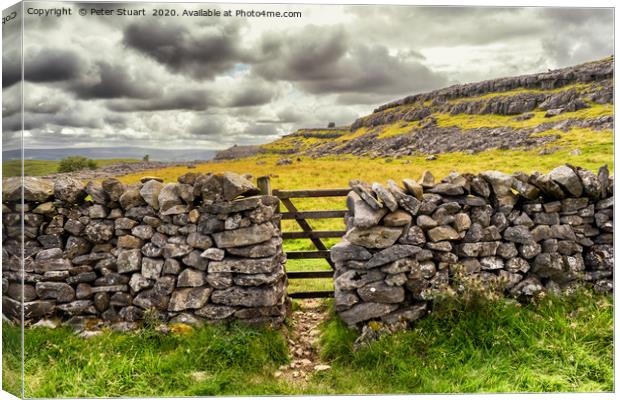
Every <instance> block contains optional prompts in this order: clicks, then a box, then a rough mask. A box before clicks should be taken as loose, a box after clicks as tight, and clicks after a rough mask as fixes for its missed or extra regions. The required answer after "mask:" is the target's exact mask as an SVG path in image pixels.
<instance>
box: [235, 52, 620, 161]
mask: <svg viewBox="0 0 620 400" xmlns="http://www.w3.org/2000/svg"><path fill="white" fill-rule="evenodd" d="M613 68H614V59H613V57H609V58H607V59H604V60H599V61H595V62H590V63H585V64H581V65H577V66H573V67H569V68H563V69H559V70H555V71H549V72H545V73H539V74H531V75H523V76H516V77H508V78H501V79H494V80H489V81H484V82H478V83H470V84H464V85H454V86H450V87H448V88H445V89H440V90H435V91H432V92H428V93H421V94H417V95H413V96H408V97H405V98H403V99H400V100H397V101H394V102H391V103H388V104H385V105H383V106H380V107H378V108H377V109H375V110H374V111H373V113H372V114H370V115H367V116H365V117H362V118H359V119H357V120H356V121H354V122H353V123H352V124H351V125H350V127H348V129H347V128H346V127H345V128H342V127H341V128H336V129H335V130H334V134H333V135H328V134H325V132H322V131H325V130H320V129H316V130H311V129H302V130H299V131H297V132H294V133H292V134H289V135H286V136H283V137H282V138H281V139H279V140H277V141H275V142H273V143H269V144H266V145H263V146H261V147H260V150H258V149H254V151H253V152H251V153H247V154H241V153H238V152H231V153H229V154H227V156H226V157H227V158H234V157H236V156H239V157H242V156H249V155H254V154H256V153H257V152H258V151H260V152H262V153H274V154H298V155H306V156H311V157H322V156H331V155H341V154H351V155H357V156H376V157H394V156H409V155H425V154H426V155H429V154H441V153H449V152H465V153H477V152H481V151H485V150H491V149H519V150H532V149H535V148H541V150H542V148H544V147H547V146H549V145H550V144H551V143H553V142H555V141H557V140H558V139H559V136H558V135H555V134H554V132H553V131H554V130H560V131H564V132H567V131H570V130H595V131H598V132H609V131H610V130H612V129H613V123H614V117H613V110H612V108H611V107H609V105H611V104H612V103H613V86H614V85H613ZM314 131H316V132H314ZM319 131H321V133H320V134H319V133H318V132H319ZM347 131H348V132H347ZM546 131H549V134H548V135H537V134H539V133H542V132H546ZM551 147H553V145H552V146H551ZM571 150H573V149H571ZM231 151H232V150H231Z"/></svg>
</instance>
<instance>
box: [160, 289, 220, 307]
mask: <svg viewBox="0 0 620 400" xmlns="http://www.w3.org/2000/svg"><path fill="white" fill-rule="evenodd" d="M212 292H213V289H211V288H208V287H196V288H186V289H179V290H176V291H174V292H173V293H172V296H171V297H170V302H169V303H168V311H172V312H176V311H183V310H187V309H197V308H202V307H203V306H204V305H205V304H206V303H207V301H208V300H209V296H210V295H211V293H212Z"/></svg>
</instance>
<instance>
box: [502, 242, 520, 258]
mask: <svg viewBox="0 0 620 400" xmlns="http://www.w3.org/2000/svg"><path fill="white" fill-rule="evenodd" d="M497 255H498V256H500V257H501V258H503V259H504V260H507V259H511V258H513V257H516V256H518V255H519V251H518V250H517V246H515V244H514V243H512V242H507V243H506V242H502V243H500V244H499V246H498V247H497Z"/></svg>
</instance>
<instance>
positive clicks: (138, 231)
mask: <svg viewBox="0 0 620 400" xmlns="http://www.w3.org/2000/svg"><path fill="white" fill-rule="evenodd" d="M154 233H155V231H154V230H153V227H151V226H149V225H138V226H135V227H134V228H132V229H131V234H132V235H133V236H136V237H138V238H140V239H143V240H149V239H150V238H152V237H153V234H154Z"/></svg>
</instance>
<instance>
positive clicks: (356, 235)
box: [344, 226, 403, 249]
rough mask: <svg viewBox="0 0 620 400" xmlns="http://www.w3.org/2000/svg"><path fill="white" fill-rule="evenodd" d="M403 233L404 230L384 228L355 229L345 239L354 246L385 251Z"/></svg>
mask: <svg viewBox="0 0 620 400" xmlns="http://www.w3.org/2000/svg"><path fill="white" fill-rule="evenodd" d="M402 231H403V230H402V228H388V227H383V226H374V227H372V228H368V229H362V228H353V229H351V230H350V231H348V232H347V234H346V235H345V236H344V238H345V239H346V240H347V241H348V242H349V243H351V244H354V245H358V246H362V247H366V248H372V249H383V248H386V247H389V246H392V245H393V244H394V243H396V241H397V240H398V238H399V237H400V235H401V234H402Z"/></svg>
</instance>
